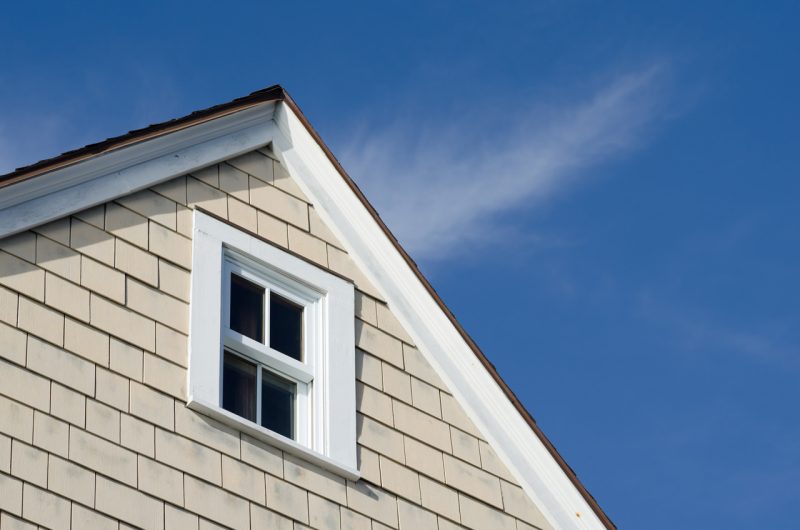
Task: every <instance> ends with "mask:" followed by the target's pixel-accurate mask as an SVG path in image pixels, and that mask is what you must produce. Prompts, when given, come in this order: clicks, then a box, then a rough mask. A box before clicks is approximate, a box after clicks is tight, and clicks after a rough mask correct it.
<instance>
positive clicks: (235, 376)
mask: <svg viewBox="0 0 800 530" xmlns="http://www.w3.org/2000/svg"><path fill="white" fill-rule="evenodd" d="M222 408H224V409H225V410H229V411H231V412H233V413H234V414H237V415H239V416H241V417H243V418H245V419H248V420H250V421H256V366H255V365H254V364H252V363H249V362H247V361H245V360H244V359H242V358H241V357H239V356H237V355H234V354H232V353H230V352H225V356H224V358H223V363H222Z"/></svg>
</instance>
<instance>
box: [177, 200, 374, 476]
mask: <svg viewBox="0 0 800 530" xmlns="http://www.w3.org/2000/svg"><path fill="white" fill-rule="evenodd" d="M230 259H234V260H235V261H236V262H238V263H242V264H245V265H246V266H247V267H248V268H250V270H253V271H259V272H258V274H259V275H260V276H261V277H264V278H269V279H273V281H283V282H287V283H288V282H291V283H292V284H294V285H295V286H296V289H297V290H298V291H302V292H305V293H308V294H307V295H306V299H307V302H308V305H307V306H306V310H307V311H309V312H310V311H313V312H314V313H315V314H314V315H313V318H310V319H308V321H307V324H313V329H308V327H309V326H307V332H308V333H307V339H306V341H304V342H305V343H306V350H307V353H308V358H307V359H305V362H304V363H301V362H298V361H295V360H294V359H291V358H289V357H285V356H282V355H280V354H278V355H279V356H280V357H285V359H282V360H281V359H276V360H274V361H269V360H267V361H266V362H260V364H262V365H265V366H271V367H272V368H275V367H276V366H277V369H278V370H282V372H283V373H284V374H286V375H287V376H288V377H289V378H293V379H295V380H298V381H303V380H305V382H307V383H308V387H310V388H311V392H310V395H309V396H308V397H307V399H306V400H303V402H302V403H298V405H297V407H298V410H299V409H300V408H301V407H303V408H304V410H302V411H299V412H298V417H300V418H302V419H303V421H307V422H308V425H305V426H303V427H304V428H302V429H300V430H301V431H302V433H303V435H302V436H299V437H298V439H297V440H293V439H291V438H287V437H285V436H281V435H280V434H277V433H275V432H272V431H270V430H269V429H266V428H264V427H262V426H260V425H258V424H257V423H254V422H252V421H248V420H246V419H244V418H242V417H240V416H237V415H236V414H232V413H231V412H229V411H227V410H224V409H223V408H222V403H221V401H222V397H221V389H222V383H221V379H222V376H221V372H222V369H221V364H222V355H223V350H224V349H228V348H229V347H230V346H231V345H230V344H228V345H227V346H226V343H225V341H224V340H223V336H224V335H225V332H226V330H227V327H228V323H227V322H225V321H224V320H225V316H226V315H227V313H228V312H227V311H226V308H225V307H224V299H225V298H226V297H225V296H224V293H225V288H226V283H225V280H226V277H225V267H226V262H227V261H229V260H230ZM267 281H269V280H267ZM354 296H355V295H354V288H353V284H352V283H350V282H348V281H345V280H343V279H342V278H339V277H338V276H334V275H333V274H330V273H329V272H327V271H325V270H322V269H320V268H319V267H317V266H315V265H312V264H310V263H308V262H306V261H303V260H301V259H299V258H297V257H296V256H293V255H291V254H289V253H287V252H286V251H284V250H281V249H279V248H277V247H275V246H272V245H270V244H269V243H267V242H265V241H262V240H261V239H258V238H256V237H254V236H252V235H250V234H247V233H245V232H243V231H241V230H239V229H237V228H235V227H234V226H231V225H229V224H227V223H224V222H222V221H219V220H217V219H215V218H213V217H211V216H209V215H207V214H205V213H203V212H201V211H198V210H195V212H194V228H193V231H192V279H191V303H190V305H189V323H190V327H189V370H188V374H187V389H188V400H187V405H188V406H189V408H191V409H194V410H197V411H199V412H202V413H204V414H207V415H209V416H211V417H213V418H216V419H217V420H219V421H222V422H224V423H226V424H228V425H231V426H232V427H234V428H236V429H238V430H242V431H245V432H248V433H249V434H251V435H252V436H255V437H256V438H260V439H262V440H264V441H266V442H268V443H270V444H272V445H275V446H277V447H279V448H280V449H282V450H284V451H287V452H289V453H293V454H296V455H298V456H300V457H302V458H305V459H306V460H310V461H312V462H314V463H316V464H318V465H320V466H321V467H324V468H326V469H328V470H330V471H333V472H335V473H337V474H339V475H342V476H345V477H347V478H349V479H351V480H356V479H357V478H358V477H359V472H358V462H357V453H356V390H355V384H356V383H355V380H356V368H355V329H354V320H353V315H354V313H355V307H354V304H355V299H354ZM309 339H310V340H309ZM252 342H253V343H254V345H255V341H252ZM267 349H268V348H267V347H266V346H263V345H255V346H254V348H253V350H255V353H252V354H251V355H250V356H251V357H252V358H253V360H254V361H255V362H256V363H259V356H261V355H264V353H262V352H261V350H267ZM238 353H244V354H245V355H247V354H248V352H246V351H245V352H238ZM266 355H272V354H271V353H269V352H266ZM270 362H272V365H270ZM276 363H279V364H276ZM294 365H297V366H294ZM307 375H308V376H309V377H306V376H307ZM312 380H313V382H312Z"/></svg>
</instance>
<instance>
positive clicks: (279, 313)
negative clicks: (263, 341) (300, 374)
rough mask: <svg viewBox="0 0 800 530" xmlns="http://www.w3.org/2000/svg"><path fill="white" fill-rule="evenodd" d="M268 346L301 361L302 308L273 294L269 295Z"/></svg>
mask: <svg viewBox="0 0 800 530" xmlns="http://www.w3.org/2000/svg"><path fill="white" fill-rule="evenodd" d="M269 346H270V348H272V349H274V350H278V351H279V352H281V353H284V354H286V355H288V356H289V357H292V358H294V359H297V360H298V361H302V360H303V359H302V358H301V357H302V351H303V308H302V307H301V306H299V305H297V304H295V303H294V302H290V301H289V300H287V299H286V298H283V297H282V296H279V295H277V294H275V293H270V295H269Z"/></svg>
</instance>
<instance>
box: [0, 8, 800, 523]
mask: <svg viewBox="0 0 800 530" xmlns="http://www.w3.org/2000/svg"><path fill="white" fill-rule="evenodd" d="M116 4H117V3H114V2H99V3H92V2H82V3H80V4H76V5H67V4H66V3H55V2H53V3H50V4H48V3H35V4H34V3H19V2H18V3H13V4H9V5H6V6H5V7H4V14H3V17H2V18H0V50H2V51H0V172H5V171H4V170H9V169H11V168H12V167H14V166H18V165H23V164H26V163H29V162H32V161H35V160H38V159H40V158H44V157H48V156H51V155H53V154H55V153H58V152H61V151H63V150H66V149H69V148H73V147H77V146H80V145H83V144H85V143H88V142H92V141H96V140H98V139H101V138H104V137H107V136H110V135H115V134H119V133H121V132H123V131H126V130H128V129H133V128H137V127H141V126H143V125H146V124H148V123H152V122H154V121H160V120H163V119H168V118H171V117H175V116H179V115H183V114H185V113H187V112H189V111H191V110H194V109H197V108H202V107H205V106H209V105H212V104H215V103H219V102H223V101H227V100H229V99H232V98H234V97H237V96H240V95H244V94H246V93H248V92H250V91H252V90H256V89H258V88H262V87H265V86H268V85H271V84H273V83H281V84H283V85H284V86H285V87H286V88H287V89H288V90H289V91H290V92H291V93H292V95H293V96H294V98H295V99H296V100H297V101H298V102H299V104H300V106H301V107H302V109H303V110H304V112H305V113H306V114H307V115H308V117H309V118H310V119H311V121H312V123H314V125H315V126H316V127H317V129H318V130H319V131H320V133H321V134H322V136H323V137H324V138H325V139H326V141H327V142H328V143H329V145H330V146H331V147H332V149H333V150H334V152H335V153H337V154H338V155H339V156H340V158H341V160H342V162H343V163H344V166H345V167H346V168H347V169H348V170H349V171H350V172H351V174H352V175H353V177H354V178H355V179H356V181H357V182H359V183H360V184H361V185H362V187H363V188H364V189H365V190H366V192H367V195H368V196H369V197H370V198H371V199H373V201H374V202H375V203H376V205H377V207H378V209H379V211H381V212H382V213H383V214H384V216H385V217H386V219H387V220H388V222H389V224H390V226H391V227H392V228H394V229H395V231H396V232H397V234H398V235H399V237H400V238H401V239H402V240H403V241H404V242H405V243H406V245H407V246H408V247H409V249H410V250H411V252H412V254H413V255H414V256H415V257H416V258H417V259H418V261H419V262H420V263H421V266H422V267H423V269H424V270H425V272H426V273H427V274H428V275H429V277H430V278H431V280H432V281H433V283H434V285H435V286H436V287H437V289H438V290H439V291H440V292H441V294H442V295H443V297H444V299H445V300H446V301H447V302H448V303H449V305H450V306H451V307H452V309H453V310H454V312H455V313H456V315H457V316H458V317H459V318H460V319H461V321H462V322H463V324H464V325H465V326H466V328H467V329H468V330H469V331H470V332H471V333H472V334H473V336H474V337H475V339H476V340H477V341H478V343H479V344H480V345H481V346H482V348H483V349H484V351H485V352H487V354H488V355H489V357H490V358H491V359H492V360H493V361H494V362H495V364H496V365H497V367H498V369H499V371H500V373H501V374H502V375H503V376H504V377H505V378H506V379H507V381H508V382H509V383H510V385H511V387H512V388H513V389H514V390H515V391H516V392H517V393H518V395H519V396H520V398H521V399H522V401H523V402H524V403H525V404H526V406H527V407H528V408H529V410H531V411H532V413H533V415H534V417H535V418H536V419H537V420H538V421H539V423H540V424H541V425H542V427H543V428H544V430H545V432H547V433H548V434H549V436H550V437H551V438H552V440H553V441H554V442H555V444H556V446H557V447H558V448H559V449H560V451H561V452H562V454H564V456H565V457H566V458H567V460H568V462H569V463H570V464H571V465H572V467H573V468H575V469H576V471H577V472H578V474H579V476H580V477H581V479H582V480H583V481H584V483H585V484H586V485H587V486H588V487H589V489H590V491H592V493H593V494H594V495H595V496H596V497H597V499H598V500H599V501H600V503H601V505H602V506H603V507H604V508H605V509H606V510H607V512H608V513H609V514H610V516H611V517H612V518H613V520H614V521H615V522H616V523H617V524H618V525H619V526H620V527H622V528H649V529H662V528H663V529H667V528H670V529H671V528H675V527H679V528H703V529H712V528H725V529H727V530H732V529H739V528H742V529H745V528H747V529H751V528H773V529H779V528H790V527H791V521H793V520H795V517H794V513H793V512H794V509H795V507H796V505H797V504H798V502H800V488H798V487H797V484H798V481H800V408H798V402H799V401H798V400H799V399H800V385H798V377H799V376H800V306H799V305H798V300H800V281H798V271H800V222H798V212H799V211H800V178H798V174H797V173H798V171H797V168H798V162H800V140H799V138H800V136H798V134H797V126H796V124H797V123H798V119H800V103H798V97H797V95H798V94H799V93H800V69H798V62H797V57H798V53H799V52H800V36H798V35H799V34H798V32H797V28H796V22H797V20H798V15H800V10H798V8H795V7H793V6H792V5H791V4H792V3H790V2H785V3H784V2H770V3H755V2H750V3H747V2H731V1H728V2H703V3H698V2H691V3H679V2H659V3H653V2H647V3H645V2H628V3H624V2H616V3H610V2H570V1H566V2H552V1H545V2H517V3H515V2H508V3H503V4H500V3H495V4H487V3H485V2H470V1H462V2H432V3H421V4H416V3H412V2H402V3H393V2H392V3H389V2H387V3H375V2H365V3H346V4H341V5H336V6H334V5H329V4H323V3H312V2H307V3H299V4H297V5H293V6H290V5H288V3H286V2H282V3H268V2H259V3H256V4H251V5H247V4H237V5H234V4H228V5H226V6H225V7H222V4H220V3H206V2H191V3H185V4H178V3H173V2H159V3H157V4H155V3H154V4H144V3H142V5H137V6H136V7H135V8H128V9H127V10H126V9H124V8H122V7H116ZM119 5H120V6H121V3H119Z"/></svg>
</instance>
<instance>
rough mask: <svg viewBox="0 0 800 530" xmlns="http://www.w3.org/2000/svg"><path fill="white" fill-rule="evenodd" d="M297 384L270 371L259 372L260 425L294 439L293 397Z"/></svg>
mask: <svg viewBox="0 0 800 530" xmlns="http://www.w3.org/2000/svg"><path fill="white" fill-rule="evenodd" d="M296 393H297V384H296V383H292V382H291V381H287V380H286V379H284V378H282V377H279V376H277V375H275V374H273V373H272V372H269V371H267V370H262V372H261V425H263V426H264V427H266V428H267V429H269V430H271V431H275V432H277V433H278V434H282V435H284V436H286V437H287V438H292V439H294V398H295V394H296Z"/></svg>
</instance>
